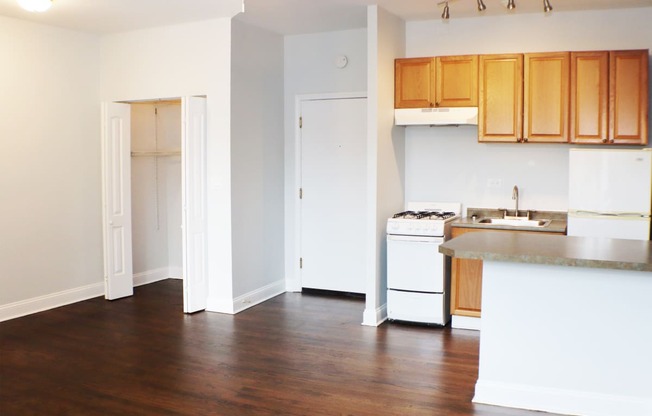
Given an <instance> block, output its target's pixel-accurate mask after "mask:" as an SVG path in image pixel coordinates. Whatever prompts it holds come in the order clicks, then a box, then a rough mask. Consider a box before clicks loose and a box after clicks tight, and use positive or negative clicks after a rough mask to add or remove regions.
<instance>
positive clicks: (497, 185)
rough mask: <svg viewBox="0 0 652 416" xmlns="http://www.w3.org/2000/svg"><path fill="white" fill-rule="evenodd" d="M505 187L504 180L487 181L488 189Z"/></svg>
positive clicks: (492, 179) (493, 179)
mask: <svg viewBox="0 0 652 416" xmlns="http://www.w3.org/2000/svg"><path fill="white" fill-rule="evenodd" d="M501 186H503V180H502V179H496V178H489V179H487V188H500V187H501Z"/></svg>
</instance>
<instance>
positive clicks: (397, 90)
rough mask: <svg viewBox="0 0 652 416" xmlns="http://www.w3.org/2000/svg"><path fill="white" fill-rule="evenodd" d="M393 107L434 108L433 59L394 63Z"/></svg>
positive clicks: (409, 59) (401, 60) (400, 60)
mask: <svg viewBox="0 0 652 416" xmlns="http://www.w3.org/2000/svg"><path fill="white" fill-rule="evenodd" d="M394 78H395V79H394V107H395V108H426V107H434V106H435V58H405V59H397V60H396V61H395V71H394Z"/></svg>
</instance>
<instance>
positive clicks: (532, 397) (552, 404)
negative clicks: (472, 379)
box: [473, 380, 652, 416]
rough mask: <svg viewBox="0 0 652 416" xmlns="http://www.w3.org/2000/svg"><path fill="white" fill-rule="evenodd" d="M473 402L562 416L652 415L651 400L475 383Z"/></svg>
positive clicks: (482, 381)
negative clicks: (562, 415) (561, 415)
mask: <svg viewBox="0 0 652 416" xmlns="http://www.w3.org/2000/svg"><path fill="white" fill-rule="evenodd" d="M473 402H474V403H484V404H491V405H496V406H504V407H513V408H518V409H528V410H537V411H544V412H551V413H558V414H565V415H590V416H611V415H619V416H637V415H650V414H652V399H647V400H646V399H641V398H636V397H626V396H615V395H609V394H598V393H587V392H582V391H574V390H562V389H552V388H546V387H537V386H527V385H521V384H510V383H500V382H495V381H487V380H478V382H477V383H476V385H475V396H474V397H473Z"/></svg>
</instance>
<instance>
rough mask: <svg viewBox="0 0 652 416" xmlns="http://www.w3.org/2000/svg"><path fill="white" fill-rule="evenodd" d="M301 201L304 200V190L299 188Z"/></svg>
mask: <svg viewBox="0 0 652 416" xmlns="http://www.w3.org/2000/svg"><path fill="white" fill-rule="evenodd" d="M299 199H303V188H299Z"/></svg>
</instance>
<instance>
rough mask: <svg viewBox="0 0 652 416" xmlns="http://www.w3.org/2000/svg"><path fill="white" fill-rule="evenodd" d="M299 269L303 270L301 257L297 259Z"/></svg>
mask: <svg viewBox="0 0 652 416" xmlns="http://www.w3.org/2000/svg"><path fill="white" fill-rule="evenodd" d="M299 268H300V269H303V257H299Z"/></svg>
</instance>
